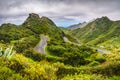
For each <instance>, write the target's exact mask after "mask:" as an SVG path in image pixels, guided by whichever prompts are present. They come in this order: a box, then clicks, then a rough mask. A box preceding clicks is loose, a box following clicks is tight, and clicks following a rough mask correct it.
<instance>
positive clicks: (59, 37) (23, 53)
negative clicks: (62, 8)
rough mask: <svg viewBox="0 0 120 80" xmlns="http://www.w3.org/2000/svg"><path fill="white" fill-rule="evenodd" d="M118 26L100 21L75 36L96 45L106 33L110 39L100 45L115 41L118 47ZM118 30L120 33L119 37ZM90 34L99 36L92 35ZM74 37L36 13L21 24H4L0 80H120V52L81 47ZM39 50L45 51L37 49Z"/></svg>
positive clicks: (0, 36) (0, 39)
mask: <svg viewBox="0 0 120 80" xmlns="http://www.w3.org/2000/svg"><path fill="white" fill-rule="evenodd" d="M99 21H101V22H99ZM118 23H119V22H113V21H110V20H109V19H108V18H106V17H103V18H99V19H97V20H96V21H94V22H92V23H89V24H88V25H87V26H86V27H85V28H82V29H77V30H75V31H73V32H72V35H75V36H76V37H78V38H79V39H80V40H81V41H82V42H84V43H85V42H87V43H92V41H93V40H95V39H97V37H98V36H99V35H104V34H105V35H106V36H105V37H107V39H110V40H105V39H104V38H105V37H103V36H102V39H104V40H105V41H104V43H103V42H102V43H101V44H99V45H104V44H106V43H109V42H111V40H114V41H113V42H114V44H117V42H118V41H119V38H118V34H119V33H118V32H119V30H118V29H119V28H118ZM98 25H99V26H98ZM106 25H107V26H106ZM101 26H102V27H101ZM104 26H105V29H104ZM114 26H115V27H114ZM89 29H90V30H89ZM101 29H102V30H101ZM82 30H83V32H82ZM108 30H109V31H108ZM77 31H79V32H80V34H79V32H77ZM87 31H88V32H87ZM114 31H118V32H117V33H118V34H116V33H115V32H114ZM76 32H77V33H76ZM85 32H86V33H85ZM90 33H91V34H95V33H97V34H96V35H89V34H90ZM84 34H85V35H84ZM112 34H114V35H112ZM75 36H74V37H75ZM80 36H81V37H80ZM113 36H115V37H113ZM74 37H72V36H71V35H69V30H67V29H66V30H64V28H59V27H57V26H56V25H55V23H54V22H53V21H52V20H51V19H49V18H47V17H39V15H37V14H35V13H31V14H29V16H28V18H27V19H26V20H25V22H24V23H23V24H21V25H14V24H10V23H8V24H3V25H1V26H0V74H1V75H0V80H118V79H120V77H119V76H120V74H119V72H120V69H119V67H120V57H119V56H120V55H119V54H118V53H119V50H117V51H115V52H114V53H113V54H112V53H111V54H101V53H100V52H98V51H97V49H95V48H93V47H91V46H86V45H82V44H80V43H79V41H78V39H76V38H74ZM87 39H89V40H90V41H91V42H89V40H87ZM98 41H99V40H95V42H98ZM94 44H97V43H94ZM108 46H109V45H108ZM36 48H37V49H38V50H41V52H38V51H37V50H35V49H36ZM42 50H44V51H42ZM42 52H45V53H42Z"/></svg>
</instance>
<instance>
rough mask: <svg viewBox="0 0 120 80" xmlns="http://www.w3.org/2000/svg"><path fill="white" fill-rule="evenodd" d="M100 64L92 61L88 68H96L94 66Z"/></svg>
mask: <svg viewBox="0 0 120 80" xmlns="http://www.w3.org/2000/svg"><path fill="white" fill-rule="evenodd" d="M99 64H100V63H99V62H97V61H93V62H91V63H90V64H89V66H96V65H99Z"/></svg>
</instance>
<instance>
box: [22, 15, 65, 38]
mask: <svg viewBox="0 0 120 80" xmlns="http://www.w3.org/2000/svg"><path fill="white" fill-rule="evenodd" d="M23 26H24V27H26V28H27V29H29V30H31V31H33V32H34V33H36V34H44V35H49V37H50V38H54V39H60V40H62V36H63V35H64V33H63V32H62V30H61V29H59V28H58V27H57V26H56V25H55V24H54V22H53V21H52V20H50V19H49V18H47V17H41V18H40V17H39V15H37V14H35V13H31V14H29V17H28V18H27V19H26V21H25V22H24V23H23Z"/></svg>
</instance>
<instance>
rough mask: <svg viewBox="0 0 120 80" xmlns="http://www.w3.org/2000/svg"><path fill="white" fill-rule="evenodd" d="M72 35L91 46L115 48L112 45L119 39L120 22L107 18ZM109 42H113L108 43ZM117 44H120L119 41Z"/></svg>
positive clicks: (95, 21) (91, 23)
mask: <svg viewBox="0 0 120 80" xmlns="http://www.w3.org/2000/svg"><path fill="white" fill-rule="evenodd" d="M70 33H71V35H72V36H76V37H77V38H78V39H79V40H80V41H81V42H83V43H87V44H89V45H95V46H96V45H98V44H99V45H100V44H102V43H104V45H101V46H106V45H109V46H114V43H112V42H114V38H118V39H119V34H120V21H111V20H110V19H108V18H107V17H102V18H98V19H96V20H94V21H93V22H90V23H89V24H88V25H87V26H85V27H83V28H79V29H76V30H73V31H71V32H70ZM108 40H109V41H108ZM107 41H108V42H110V41H112V42H110V43H108V42H107ZM115 42H116V43H118V44H119V42H118V41H117V40H116V41H115ZM105 43H106V44H105Z"/></svg>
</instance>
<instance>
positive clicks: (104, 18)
mask: <svg viewBox="0 0 120 80" xmlns="http://www.w3.org/2000/svg"><path fill="white" fill-rule="evenodd" d="M96 20H98V21H111V20H110V19H109V18H108V17H107V16H102V17H101V18H97V19H96Z"/></svg>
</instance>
